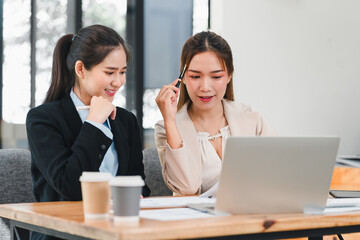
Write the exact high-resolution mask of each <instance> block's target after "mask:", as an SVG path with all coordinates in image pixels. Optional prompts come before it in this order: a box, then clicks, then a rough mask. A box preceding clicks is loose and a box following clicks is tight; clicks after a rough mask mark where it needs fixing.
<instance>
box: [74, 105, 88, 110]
mask: <svg viewBox="0 0 360 240" xmlns="http://www.w3.org/2000/svg"><path fill="white" fill-rule="evenodd" d="M89 109H90V106H77V107H76V110H78V111H82V110H89Z"/></svg>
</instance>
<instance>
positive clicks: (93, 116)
mask: <svg viewBox="0 0 360 240" xmlns="http://www.w3.org/2000/svg"><path fill="white" fill-rule="evenodd" d="M109 116H110V117H111V119H112V120H114V119H115V116H116V107H115V106H114V105H113V104H112V103H111V102H109V100H107V99H105V98H104V97H97V96H93V97H92V98H91V102H90V110H89V115H88V117H87V120H91V121H94V122H98V123H101V124H103V123H104V122H105V121H106V119H107V118H108V117H109Z"/></svg>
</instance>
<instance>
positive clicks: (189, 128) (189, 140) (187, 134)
mask: <svg viewBox="0 0 360 240" xmlns="http://www.w3.org/2000/svg"><path fill="white" fill-rule="evenodd" d="M187 108H188V103H186V104H185V105H184V106H183V107H182V108H181V109H180V110H179V111H178V112H177V114H176V124H177V127H178V129H179V132H180V135H181V138H182V139H183V142H184V143H186V144H187V147H188V148H189V149H191V150H190V151H189V152H191V153H192V154H194V159H198V160H199V161H201V153H200V144H199V142H198V140H197V132H196V129H195V126H194V123H193V122H192V121H191V119H190V116H189V114H188V111H187Z"/></svg>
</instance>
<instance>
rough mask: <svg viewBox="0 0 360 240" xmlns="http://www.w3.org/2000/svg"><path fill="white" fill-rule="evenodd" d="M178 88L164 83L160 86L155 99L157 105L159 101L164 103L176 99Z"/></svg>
mask: <svg viewBox="0 0 360 240" xmlns="http://www.w3.org/2000/svg"><path fill="white" fill-rule="evenodd" d="M178 92H179V89H178V88H177V87H175V86H173V85H166V86H164V87H162V88H161V90H160V92H159V94H158V95H157V97H156V99H155V101H156V103H157V104H158V105H159V104H161V103H166V102H168V101H169V100H172V101H174V100H175V101H176V98H177V95H178V94H177V93H178Z"/></svg>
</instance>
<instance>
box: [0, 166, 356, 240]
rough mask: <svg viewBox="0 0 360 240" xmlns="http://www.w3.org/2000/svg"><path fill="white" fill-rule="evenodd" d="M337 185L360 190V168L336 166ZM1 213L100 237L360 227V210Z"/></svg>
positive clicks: (48, 208)
mask: <svg viewBox="0 0 360 240" xmlns="http://www.w3.org/2000/svg"><path fill="white" fill-rule="evenodd" d="M331 188H332V189H348V190H360V169H354V168H339V167H337V168H335V171H334V176H333V179H332V183H331ZM0 216H1V217H5V218H9V219H14V220H18V221H21V222H25V223H29V224H33V225H37V226H40V227H45V228H50V229H54V230H57V231H61V232H67V233H70V234H74V235H80V236H83V237H88V238H94V239H114V240H115V239H116V240H122V239H179V238H183V239H186V238H196V237H213V236H223V235H235V234H251V233H261V232H278V231H291V230H304V229H315V228H329V227H336V226H349V225H360V212H349V213H346V214H338V215H325V216H324V215H304V214H301V213H298V214H273V215H266V216H265V215H234V216H228V217H214V218H207V219H201V220H199V219H194V220H181V221H166V222H162V221H156V220H149V219H140V222H139V223H138V224H118V223H114V222H113V221H112V220H111V219H110V220H96V221H94V220H93V221H85V220H84V215H83V205H82V202H47V203H20V204H2V205H0Z"/></svg>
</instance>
